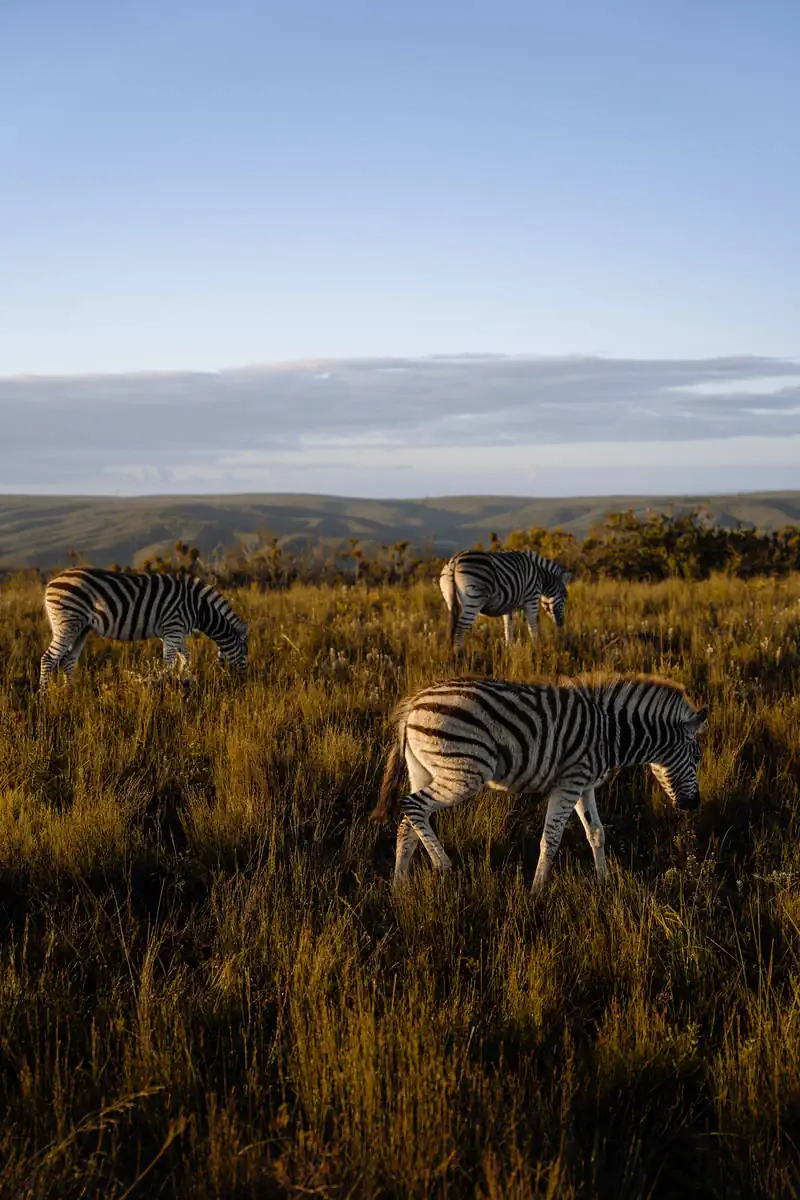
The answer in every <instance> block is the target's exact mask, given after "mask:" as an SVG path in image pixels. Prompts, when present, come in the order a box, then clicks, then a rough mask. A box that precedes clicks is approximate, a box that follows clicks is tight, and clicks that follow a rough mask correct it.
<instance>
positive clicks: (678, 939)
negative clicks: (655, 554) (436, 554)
mask: <svg viewBox="0 0 800 1200" xmlns="http://www.w3.org/2000/svg"><path fill="white" fill-rule="evenodd" d="M235 603H236V606H237V608H238V609H239V611H241V613H242V615H244V616H246V617H247V618H248V619H249V620H250V621H251V623H252V626H251V628H252V633H251V643H252V650H251V659H252V661H251V666H250V669H249V674H248V678H247V680H246V681H245V682H244V683H243V684H239V683H237V682H235V681H233V680H229V679H228V678H227V677H225V676H224V675H222V674H221V673H220V672H219V671H218V670H217V668H216V666H215V662H214V648H213V646H211V645H210V644H209V643H208V642H205V641H202V640H201V639H197V641H196V644H195V645H194V647H193V656H194V660H195V663H196V667H197V674H198V686H197V687H190V688H188V689H187V688H184V687H182V686H180V685H178V684H175V683H170V684H167V685H164V686H150V685H148V683H147V681H146V675H147V670H146V668H147V664H148V663H149V662H150V661H151V660H152V658H153V657H154V655H155V654H156V653H157V649H156V644H153V643H151V644H148V645H138V646H121V645H120V644H117V643H109V642H102V641H95V642H90V643H89V645H88V647H87V650H86V651H85V652H84V656H83V658H82V660H81V663H80V665H79V668H78V670H77V672H76V674H75V676H74V677H73V678H74V683H73V685H72V686H71V687H70V688H69V689H61V688H58V687H56V688H54V689H53V690H52V691H51V692H50V693H49V694H48V695H47V697H46V698H45V699H44V700H42V701H40V700H38V699H37V698H36V697H35V695H34V694H33V693H32V688H33V685H34V682H35V678H36V671H37V667H38V659H39V657H40V655H41V653H42V650H43V649H44V646H45V645H46V640H47V638H46V629H45V624H44V619H43V615H42V612H41V596H40V593H39V590H38V589H36V588H32V587H31V586H30V585H28V584H24V583H20V584H18V585H14V584H10V585H7V586H4V588H3V592H2V597H0V606H1V607H0V673H1V680H2V681H1V682H0V1193H2V1194H3V1195H8V1196H13V1197H37V1198H38V1197H50V1196H70V1197H72V1196H91V1197H95V1196H97V1197H99V1196H102V1197H109V1198H115V1200H122V1198H123V1197H128V1196H141V1195H150V1196H177V1195H181V1196H198V1197H212V1196H213V1197H217V1196H231V1197H233V1196H235V1197H263V1196H300V1195H303V1196H308V1195H320V1196H332V1197H333V1196H377V1195H383V1196H398V1197H400V1196H408V1197H411V1196H413V1197H420V1196H443V1197H444V1196H451V1197H461V1196H472V1195H479V1196H482V1197H485V1198H486V1200H499V1198H500V1197H506V1196H508V1197H529V1196H536V1197H556V1196H558V1197H559V1198H562V1197H564V1198H570V1197H574V1198H578V1197H581V1198H584V1197H592V1196H598V1197H600V1196H603V1197H605V1196H613V1197H615V1198H617V1200H625V1198H631V1200H632V1198H634V1197H636V1198H639V1197H647V1196H653V1197H671V1196H676V1195H683V1196H710V1197H725V1198H731V1197H734V1198H735V1197H750V1196H771V1197H779V1196H790V1195H792V1196H793V1195H796V1194H797V1192H798V1188H800V1152H799V1151H798V1146H800V942H799V941H798V937H799V935H800V848H799V847H798V807H799V805H800V745H799V743H798V728H800V637H799V635H800V577H798V576H791V577H789V578H787V579H783V580H756V581H751V582H750V583H747V584H746V583H743V582H739V581H736V580H728V579H725V578H721V577H720V578H714V579H711V580H709V581H707V582H705V583H698V584H686V583H679V582H677V581H676V582H668V583H662V584H655V585H650V586H648V585H627V584H614V583H600V584H597V585H592V586H590V585H589V584H586V583H583V584H582V583H578V584H576V585H575V586H574V587H573V588H572V589H571V594H570V609H569V611H568V624H567V627H566V628H565V629H564V630H563V631H560V633H559V634H556V631H555V630H554V629H553V628H552V627H551V626H550V627H548V626H544V627H543V630H542V634H541V637H540V641H539V644H538V646H537V647H536V648H535V649H533V650H532V649H531V646H530V643H529V642H528V641H527V640H525V641H522V640H520V642H519V643H518V644H517V645H515V646H514V647H512V649H511V650H510V651H506V650H505V649H504V647H503V645H502V624H501V622H498V621H494V622H489V621H483V622H479V623H478V625H477V626H476V628H475V631H474V632H473V634H472V636H471V637H470V639H469V640H468V645H467V652H466V655H465V657H464V659H463V660H461V663H460V669H461V670H469V671H473V672H485V673H492V674H495V675H507V676H509V677H512V678H517V679H532V678H534V677H535V676H536V675H540V674H549V673H552V672H560V673H576V672H579V671H582V670H590V669H595V668H598V667H603V668H606V669H611V670H624V671H642V670H643V671H658V672H660V673H663V674H666V675H668V676H671V677H673V678H676V679H679V680H681V681H683V682H684V683H685V684H686V686H687V688H688V689H689V693H690V695H691V697H692V699H694V700H696V701H697V702H700V701H702V702H704V703H707V704H708V705H709V707H710V710H711V717H710V725H709V728H708V731H707V734H706V736H705V753H704V760H703V766H702V771H701V787H702V792H703V795H704V804H703V808H702V811H701V813H700V814H699V816H697V817H688V816H683V815H680V814H678V813H676V812H675V811H674V810H672V809H671V808H670V807H669V804H668V802H667V801H666V800H664V799H662V798H661V797H660V794H659V793H658V792H657V789H656V785H655V783H654V782H653V781H652V780H651V779H650V777H649V775H648V774H647V773H646V772H645V771H635V772H629V773H626V774H622V775H619V776H618V777H617V778H615V779H613V780H612V781H611V782H610V784H609V785H607V786H606V787H605V788H603V789H602V791H601V793H600V794H599V796H598V801H599V806H600V812H601V816H602V817H603V819H604V821H605V824H606V832H607V850H608V852H609V862H610V866H611V875H612V878H611V881H610V883H609V884H608V886H607V887H606V888H605V889H604V890H602V891H601V890H599V889H598V888H597V886H596V884H595V880H594V877H593V872H592V866H591V854H590V850H589V847H588V846H587V844H586V842H585V839H584V836H583V832H582V830H581V828H580V826H579V823H578V822H577V820H575V821H574V828H573V827H572V826H570V827H568V829H567V832H566V835H565V838H564V843H563V846H562V849H561V852H560V855H559V859H558V862H557V867H556V873H555V877H554V883H553V885H552V887H551V888H550V890H549V892H548V894H547V895H546V896H545V897H544V898H543V899H541V900H536V901H534V900H533V899H532V898H531V896H530V892H529V888H530V883H531V880H532V878H533V870H534V866H535V861H536V857H537V853H538V840H539V835H540V829H541V820H542V816H543V811H542V805H541V803H540V802H539V801H537V800H522V799H520V798H519V797H517V798H513V797H508V796H504V795H502V794H500V793H492V792H486V793H484V794H483V795H482V796H481V797H480V798H479V800H478V801H476V802H475V803H474V804H473V805H472V806H468V807H465V808H463V809H461V810H459V811H456V812H454V813H452V814H448V815H447V816H445V817H442V818H440V819H439V823H438V828H439V831H440V836H441V837H442V840H443V843H444V845H445V847H446V849H447V851H448V853H449V854H450V855H451V857H452V858H453V860H454V864H455V871H454V872H453V874H452V875H451V876H450V877H448V878H446V879H439V878H436V877H434V875H433V872H432V871H431V870H430V867H429V864H428V863H427V861H422V856H418V857H419V859H420V861H419V862H415V864H414V869H413V872H412V887H411V888H410V889H409V890H408V891H407V892H406V893H405V894H401V895H398V896H394V895H393V894H392V892H391V888H390V874H391V862H392V855H393V844H392V841H393V839H392V837H391V834H390V831H388V830H380V829H376V828H375V827H374V826H372V825H371V824H370V823H369V821H368V820H367V813H368V812H369V810H370V809H371V807H372V806H373V804H374V801H375V798H376V795H377V789H378V785H379V780H380V774H381V769H382V759H383V753H384V748H385V745H386V734H385V730H384V718H385V716H386V714H387V713H388V711H389V709H390V707H391V705H392V703H393V702H394V700H395V699H396V698H397V696H398V695H399V694H401V693H403V692H404V691H405V690H407V689H408V688H409V687H413V686H415V685H417V684H418V683H422V682H425V681H429V680H431V679H433V678H436V677H442V676H445V675H447V674H451V673H452V672H453V662H452V660H451V659H449V658H448V655H447V651H446V646H445V638H444V627H445V621H444V613H443V609H442V605H441V600H440V598H439V597H438V594H437V593H436V592H435V590H434V588H433V587H432V586H428V585H422V584H420V585H415V586H414V587H413V588H412V589H411V590H405V589H403V588H399V587H397V588H387V589H384V590H381V591H374V592H368V591H362V590H360V589H349V590H345V589H336V590H334V589H328V590H323V589H311V588H303V587H297V588H295V589H293V590H291V591H290V592H287V593H280V594H271V595H270V594H267V595H260V594H259V593H257V592H255V591H245V592H240V593H239V594H238V595H237V596H236V597H235ZM143 677H144V678H143Z"/></svg>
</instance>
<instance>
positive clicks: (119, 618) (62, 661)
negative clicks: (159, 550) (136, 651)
mask: <svg viewBox="0 0 800 1200" xmlns="http://www.w3.org/2000/svg"><path fill="white" fill-rule="evenodd" d="M44 606H45V611H46V612H47V617H48V620H49V622H50V627H51V629H52V639H51V641H50V645H49V646H48V648H47V650H46V651H45V653H44V654H43V655H42V665H41V671H40V675H39V687H40V688H45V687H46V686H47V684H48V681H49V679H50V677H51V676H52V675H53V674H54V673H55V672H56V671H57V670H58V668H59V666H60V667H61V669H62V670H63V671H64V674H65V675H67V676H69V675H70V674H71V673H72V671H73V670H74V669H75V664H76V663H77V661H78V658H79V657H80V653H81V650H82V649H83V645H84V642H85V641H86V638H87V637H88V635H89V633H90V632H91V631H92V630H94V632H95V633H99V634H100V635H101V636H102V637H108V638H116V639H117V640H118V641H122V642H134V641H140V640H142V639H144V638H150V637H158V638H161V640H162V642H163V644H164V664H165V666H166V667H168V668H172V667H174V666H175V663H176V661H177V662H178V663H179V664H180V666H181V667H183V666H185V665H186V661H187V660H186V646H185V644H184V638H185V637H187V636H188V634H190V633H194V632H197V633H204V634H206V636H207V637H210V638H211V639H212V640H213V641H215V642H216V643H217V646H218V648H219V653H218V656H217V660H218V662H219V663H220V665H228V666H231V667H234V668H236V669H237V670H239V671H240V672H243V671H244V668H245V666H246V665H247V634H248V626H247V625H246V624H245V622H244V621H242V620H241V619H240V618H239V617H237V615H236V613H235V612H234V611H233V609H232V608H231V606H230V604H229V603H228V601H227V600H226V599H225V598H224V597H223V596H221V595H220V594H219V592H217V591H215V590H214V588H213V587H210V586H209V585H208V584H204V583H202V582H201V581H200V580H199V579H178V578H176V577H175V576H174V575H150V574H147V573H145V572H139V571H130V572H128V571H124V572H123V571H103V570H100V569H98V568H96V567H71V568H70V569H69V570H67V571H63V572H62V573H61V574H60V575H56V576H55V578H54V579H51V580H50V582H49V583H48V584H47V587H46V588H45V593H44Z"/></svg>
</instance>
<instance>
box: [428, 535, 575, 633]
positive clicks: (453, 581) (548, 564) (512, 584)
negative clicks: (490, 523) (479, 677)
mask: <svg viewBox="0 0 800 1200" xmlns="http://www.w3.org/2000/svg"><path fill="white" fill-rule="evenodd" d="M570 579H571V573H570V572H569V571H565V570H564V568H563V567H561V566H559V564H558V563H557V562H553V561H552V560H551V559H549V558H542V556H541V554H536V553H535V551H533V550H498V551H495V552H491V553H490V552H489V551H487V550H461V551H460V552H459V553H458V554H456V555H454V556H453V558H451V559H450V560H449V562H446V563H445V565H444V566H443V567H442V572H441V574H440V576H439V587H440V588H441V591H442V595H443V596H444V602H445V604H446V605H447V607H448V609H449V611H450V623H449V628H448V633H449V636H450V645H451V646H452V645H456V646H461V644H462V643H463V641H464V635H465V634H466V633H467V632H468V630H469V629H470V628H471V626H472V625H473V623H474V621H475V619H476V617H477V616H478V614H479V613H481V612H483V613H485V614H486V616H487V617H502V618H503V625H504V627H505V636H506V644H507V645H509V646H510V645H511V641H512V632H513V620H514V613H515V612H516V610H517V609H519V608H521V609H524V611H525V616H526V617H527V620H528V625H529V627H530V631H531V634H532V636H534V637H535V635H536V630H537V626H538V622H539V602H540V601H541V605H542V608H543V609H544V610H545V612H546V613H547V614H548V616H550V617H552V618H553V620H554V621H555V623H556V625H559V626H560V625H563V624H564V609H565V607H566V603H567V584H568V583H569V581H570Z"/></svg>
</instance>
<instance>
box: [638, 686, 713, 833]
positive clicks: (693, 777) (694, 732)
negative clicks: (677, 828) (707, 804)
mask: <svg viewBox="0 0 800 1200" xmlns="http://www.w3.org/2000/svg"><path fill="white" fill-rule="evenodd" d="M707 719H708V712H707V710H706V709H705V708H702V709H700V710H699V711H698V712H692V713H690V714H689V716H688V718H687V720H686V721H684V722H683V723H682V724H681V725H680V726H678V728H677V729H676V730H675V731H674V734H673V740H672V741H671V743H670V744H669V745H668V746H667V747H666V748H665V749H664V750H663V751H662V752H661V753H660V755H659V762H657V763H650V770H651V771H652V772H653V774H654V775H655V777H656V779H657V780H658V782H659V784H660V785H661V787H662V788H663V789H664V791H665V792H666V793H667V795H668V796H669V798H670V800H671V801H672V803H673V804H674V805H675V806H676V807H677V808H680V809H684V810H695V809H698V808H699V807H700V788H699V787H698V784H697V769H698V767H699V766H700V755H701V750H700V741H699V739H698V734H699V733H700V730H701V729H702V728H703V727H704V725H705V723H706V720H707Z"/></svg>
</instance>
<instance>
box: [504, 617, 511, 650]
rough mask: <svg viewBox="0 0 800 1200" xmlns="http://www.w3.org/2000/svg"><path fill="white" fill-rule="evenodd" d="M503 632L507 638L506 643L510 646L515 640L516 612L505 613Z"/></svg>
mask: <svg viewBox="0 0 800 1200" xmlns="http://www.w3.org/2000/svg"><path fill="white" fill-rule="evenodd" d="M503 633H504V634H505V638H506V645H507V646H510V645H511V644H512V643H513V641H514V614H513V612H507V613H503Z"/></svg>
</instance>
